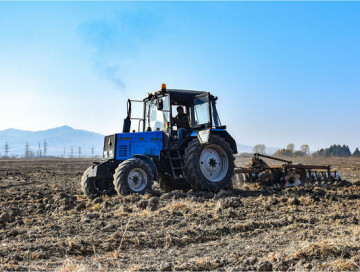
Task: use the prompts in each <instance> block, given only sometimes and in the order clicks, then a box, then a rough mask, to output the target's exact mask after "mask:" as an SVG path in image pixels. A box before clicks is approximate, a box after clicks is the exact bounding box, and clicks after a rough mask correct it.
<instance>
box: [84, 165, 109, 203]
mask: <svg viewBox="0 0 360 272" xmlns="http://www.w3.org/2000/svg"><path fill="white" fill-rule="evenodd" d="M90 169H91V167H89V168H88V169H86V171H85V172H84V174H83V176H82V177H81V189H82V191H83V192H84V194H85V195H86V196H87V197H92V196H101V195H113V194H114V193H115V190H114V185H113V182H112V180H110V179H99V178H95V177H89V171H90Z"/></svg>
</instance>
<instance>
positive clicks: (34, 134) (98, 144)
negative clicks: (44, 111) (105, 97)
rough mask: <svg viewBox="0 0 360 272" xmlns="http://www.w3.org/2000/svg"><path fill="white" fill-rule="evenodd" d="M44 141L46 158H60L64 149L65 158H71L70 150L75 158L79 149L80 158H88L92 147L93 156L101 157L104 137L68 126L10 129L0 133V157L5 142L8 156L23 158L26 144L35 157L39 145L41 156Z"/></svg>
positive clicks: (2, 153)
mask: <svg viewBox="0 0 360 272" xmlns="http://www.w3.org/2000/svg"><path fill="white" fill-rule="evenodd" d="M44 141H46V143H47V155H48V156H62V155H63V154H64V148H65V157H70V156H71V149H73V156H74V157H76V156H78V154H79V147H80V148H81V155H82V156H90V155H91V153H92V147H93V148H94V155H97V156H101V155H102V148H103V143H104V135H101V134H99V133H95V132H91V131H86V130H81V129H74V128H72V127H69V126H62V127H57V128H52V129H48V130H41V131H27V130H20V129H14V128H10V129H6V130H2V131H0V155H4V146H5V143H6V142H7V143H8V144H9V148H10V150H9V155H16V156H24V154H25V145H26V143H29V148H30V150H31V151H32V152H33V153H34V154H35V155H37V154H38V153H39V144H40V146H41V152H42V154H43V153H44Z"/></svg>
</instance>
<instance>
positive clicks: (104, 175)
mask: <svg viewBox="0 0 360 272" xmlns="http://www.w3.org/2000/svg"><path fill="white" fill-rule="evenodd" d="M112 166H113V165H112V163H110V161H104V162H102V163H100V164H94V165H93V166H91V169H90V170H89V177H94V178H99V179H111V178H112V176H113V173H112V172H113V171H112Z"/></svg>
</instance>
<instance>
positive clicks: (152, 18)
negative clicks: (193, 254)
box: [0, 2, 360, 151]
mask: <svg viewBox="0 0 360 272" xmlns="http://www.w3.org/2000/svg"><path fill="white" fill-rule="evenodd" d="M199 14H201V16H198V15H199ZM359 45H360V3H358V2H261V3H260V2H226V3H223V2H186V3H179V2H171V3H169V2H155V3H154V2H151V3H150V2H35V3H29V2H0V94H1V96H2V105H1V107H0V120H1V122H0V130H5V129H7V128H10V127H11V128H15V129H21V130H28V131H29V130H30V131H39V130H46V129H49V128H57V127H59V126H61V124H68V126H70V127H73V128H75V127H76V128H77V129H81V130H87V131H91V132H94V133H100V134H102V135H107V134H113V133H119V132H120V131H121V127H122V122H123V119H124V118H125V115H126V113H125V112H126V100H127V99H128V98H131V99H142V98H143V97H145V95H146V93H147V92H153V91H156V90H159V89H160V84H161V83H166V84H167V86H168V88H179V89H180V88H181V89H197V90H204V91H210V92H211V93H213V94H214V95H216V96H218V97H219V100H218V110H219V115H220V118H221V120H222V122H223V123H224V124H225V125H227V129H228V130H229V132H230V134H232V135H233V137H234V138H235V140H236V142H237V143H239V144H243V145H247V146H254V145H256V144H265V145H266V146H269V147H279V148H282V147H285V146H286V145H287V144H288V143H294V144H295V145H296V147H297V148H299V147H300V145H301V144H309V145H310V149H311V150H313V151H315V150H319V149H320V148H325V147H329V146H330V145H332V144H341V145H343V144H345V145H348V146H349V147H350V149H351V150H352V151H353V150H355V148H356V147H359V146H360V142H359V140H358V139H359V137H358V135H359V134H360V126H359V123H358V121H357V116H359V115H360V108H359V107H358V102H357V101H359V98H360V92H359V83H360V82H359V81H360V77H359V76H360V69H359V68H360V61H359V60H360V46H359Z"/></svg>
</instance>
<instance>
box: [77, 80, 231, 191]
mask: <svg viewBox="0 0 360 272" xmlns="http://www.w3.org/2000/svg"><path fill="white" fill-rule="evenodd" d="M216 100H217V97H215V96H213V95H211V94H210V93H209V92H202V91H190V90H178V89H167V88H166V85H165V84H162V86H161V90H159V91H157V92H155V93H153V94H148V96H147V97H146V98H145V99H144V100H142V101H139V100H128V102H127V117H126V118H125V120H124V124H123V132H122V133H117V134H114V135H109V136H106V137H105V140H104V151H103V160H102V161H100V162H96V163H94V165H92V166H91V167H89V168H88V169H87V170H86V171H85V173H84V174H83V176H82V179H81V187H82V190H83V192H84V193H85V195H86V196H89V197H91V196H99V195H103V194H108V195H111V194H115V193H118V194H120V195H128V194H133V193H137V194H145V193H146V192H149V191H151V190H152V185H153V182H154V180H156V181H158V182H159V184H160V188H161V189H162V190H163V191H165V192H169V191H171V190H188V189H191V188H192V189H194V190H196V191H212V192H218V191H219V190H220V189H223V188H229V187H231V182H232V177H233V175H234V168H235V164H234V160H235V158H234V154H236V153H237V147H236V142H235V140H234V139H233V138H232V137H231V135H230V134H229V133H228V132H227V131H226V126H223V125H221V123H220V118H219V115H218V113H217V110H216ZM133 103H141V108H142V109H143V115H142V116H141V117H140V118H134V117H132V116H131V107H132V104H133ZM179 106H181V107H182V108H183V111H184V114H186V116H187V120H188V125H187V127H186V129H185V130H184V129H182V135H181V136H180V133H179V132H180V128H178V127H177V126H178V125H177V123H176V121H175V120H176V116H175V115H176V109H178V108H179ZM133 127H136V129H133ZM179 136H180V137H181V139H179Z"/></svg>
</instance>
